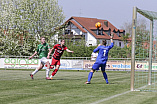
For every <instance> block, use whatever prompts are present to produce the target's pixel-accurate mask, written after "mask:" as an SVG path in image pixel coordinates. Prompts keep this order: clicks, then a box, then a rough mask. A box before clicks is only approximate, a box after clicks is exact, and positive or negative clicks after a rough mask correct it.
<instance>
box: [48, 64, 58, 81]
mask: <svg viewBox="0 0 157 104" xmlns="http://www.w3.org/2000/svg"><path fill="white" fill-rule="evenodd" d="M59 67H60V65H56V68H55V70H54V71H53V72H52V74H51V76H50V78H51V79H52V78H53V76H54V75H55V74H56V73H57V72H58V70H59Z"/></svg>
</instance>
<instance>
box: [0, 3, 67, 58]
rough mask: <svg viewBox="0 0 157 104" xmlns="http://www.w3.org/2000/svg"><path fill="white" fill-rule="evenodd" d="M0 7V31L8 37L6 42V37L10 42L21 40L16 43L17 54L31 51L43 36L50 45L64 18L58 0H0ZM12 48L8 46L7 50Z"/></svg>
mask: <svg viewBox="0 0 157 104" xmlns="http://www.w3.org/2000/svg"><path fill="white" fill-rule="evenodd" d="M0 5H1V6H0V28H1V29H3V30H4V31H6V33H4V34H5V35H6V34H7V35H8V36H5V39H7V38H9V39H10V41H12V42H13V43H14V41H15V40H16V41H20V42H17V43H21V44H16V45H17V46H18V45H20V46H18V47H21V48H20V50H19V51H20V52H21V51H22V54H19V55H29V53H30V52H32V49H33V51H34V47H36V44H38V42H39V38H40V36H42V35H44V36H45V37H46V38H47V40H48V42H50V38H51V37H52V36H53V35H54V34H55V31H54V30H55V28H56V27H58V26H60V25H61V23H62V22H63V20H64V18H65V17H64V15H63V11H62V8H61V7H60V6H58V1H57V0H1V1H0ZM2 33H3V32H2ZM6 37H7V38H6ZM15 38H18V39H19V40H18V39H15ZM6 47H7V45H6ZM15 47H16V46H14V45H13V44H11V45H9V46H8V49H9V48H11V49H12V48H15ZM16 48H17V47H16ZM17 51H18V50H17ZM17 53H18V52H17Z"/></svg>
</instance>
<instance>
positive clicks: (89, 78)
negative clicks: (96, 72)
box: [88, 72, 93, 82]
mask: <svg viewBox="0 0 157 104" xmlns="http://www.w3.org/2000/svg"><path fill="white" fill-rule="evenodd" d="M92 76H93V72H89V74H88V82H90V80H91V79H92Z"/></svg>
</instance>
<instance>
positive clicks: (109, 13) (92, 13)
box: [58, 0, 157, 29]
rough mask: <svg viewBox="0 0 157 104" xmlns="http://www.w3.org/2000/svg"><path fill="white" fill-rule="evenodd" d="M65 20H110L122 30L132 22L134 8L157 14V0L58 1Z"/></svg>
mask: <svg viewBox="0 0 157 104" xmlns="http://www.w3.org/2000/svg"><path fill="white" fill-rule="evenodd" d="M58 4H59V6H61V7H62V9H63V12H64V15H65V17H66V18H65V20H64V21H66V20H68V19H69V18H70V17H72V16H76V17H88V18H97V19H103V20H108V21H109V22H111V23H112V24H113V25H114V26H115V27H117V28H118V29H121V27H122V26H123V25H124V23H126V22H131V21H132V13H133V7H134V6H136V7H137V8H139V9H143V10H148V11H154V12H157V0H58Z"/></svg>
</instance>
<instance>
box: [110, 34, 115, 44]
mask: <svg viewBox="0 0 157 104" xmlns="http://www.w3.org/2000/svg"><path fill="white" fill-rule="evenodd" d="M113 36H114V35H113V32H112V33H111V36H110V39H111V43H113Z"/></svg>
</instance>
